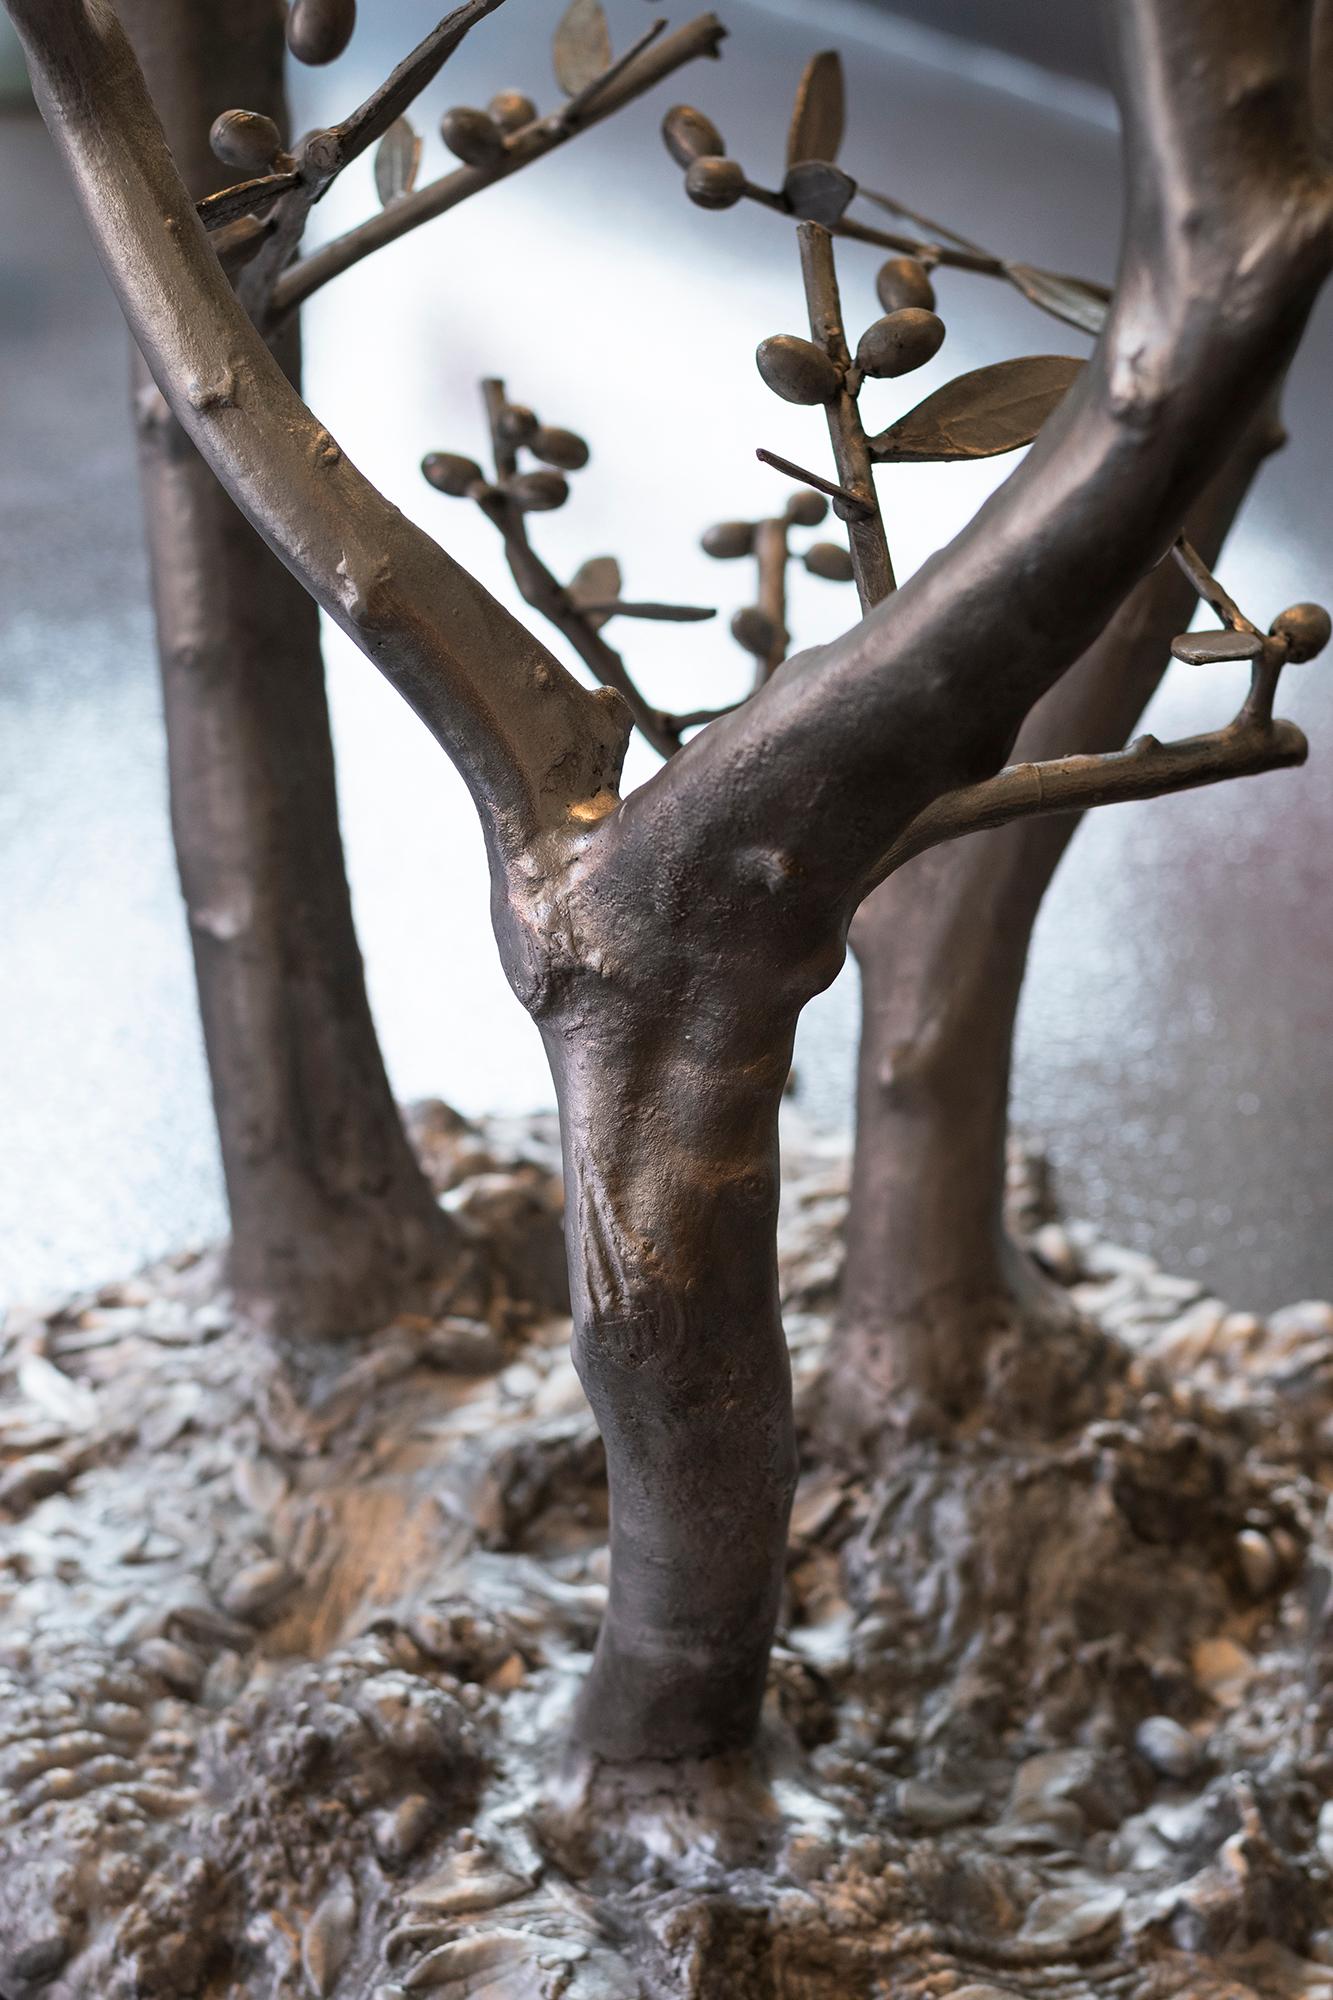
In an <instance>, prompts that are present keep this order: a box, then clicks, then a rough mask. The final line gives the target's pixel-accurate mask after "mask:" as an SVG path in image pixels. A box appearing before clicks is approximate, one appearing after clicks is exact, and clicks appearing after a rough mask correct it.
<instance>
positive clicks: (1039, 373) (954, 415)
mask: <svg viewBox="0 0 1333 2000" xmlns="http://www.w3.org/2000/svg"><path fill="white" fill-rule="evenodd" d="M1083 365H1084V364H1083V363H1082V362H1081V361H1078V360H1075V359H1074V358H1073V356H1071V355H1068V354H1037V355H1033V356H1031V357H1030V358H1029V359H1026V360H1021V361H997V362H996V363H995V364H994V365H993V366H992V367H989V368H975V369H973V370H972V372H971V373H970V374H968V375H960V376H959V377H958V379H957V380H956V381H954V382H946V383H945V385H944V387H943V388H942V389H937V390H936V391H935V394H934V395H933V396H927V398H926V400H925V402H924V403H918V404H917V406H916V408H915V409H914V410H909V411H908V413H907V415H906V416H905V417H900V418H899V420H898V422H897V423H896V424H891V425H890V427H889V429H888V430H886V431H882V432H881V433H880V435H879V436H878V437H877V438H872V440H871V444H870V449H871V454H872V456H873V457H874V458H875V459H876V460H877V461H878V462H879V463H880V464H881V465H925V464H940V463H943V462H946V461H950V460H956V459H969V458H995V457H997V456H998V455H999V453H1001V452H1005V451H1017V450H1018V449H1019V448H1020V446H1022V445H1025V444H1031V442H1032V440H1033V438H1034V437H1036V435H1037V432H1038V431H1039V430H1040V429H1041V427H1042V425H1043V424H1044V423H1045V422H1046V419H1047V418H1048V417H1049V416H1050V414H1051V412H1052V411H1053V410H1054V409H1056V408H1057V407H1058V405H1059V404H1060V403H1062V402H1063V401H1064V398H1065V397H1066V395H1067V394H1068V393H1069V390H1070V388H1071V387H1072V385H1073V383H1074V380H1075V378H1076V377H1077V376H1078V374H1079V372H1080V371H1081V369H1082V368H1083Z"/></svg>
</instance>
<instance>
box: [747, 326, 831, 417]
mask: <svg viewBox="0 0 1333 2000" xmlns="http://www.w3.org/2000/svg"><path fill="white" fill-rule="evenodd" d="M755 360H756V362H757V363H758V366H759V373H760V374H761V375H762V376H763V378H764V380H765V382H767V384H768V386H769V388H770V389H771V390H772V391H773V393H774V395H775V396H781V397H782V398H783V400H784V401H785V402H788V403H831V402H832V401H833V399H834V397H835V396H836V395H837V393H838V391H839V389H841V387H842V373H841V371H840V370H839V369H838V368H837V367H835V366H834V364H833V362H832V361H831V360H830V359H829V357H828V355H827V354H825V352H824V350H823V348H822V347H816V346H815V344H814V342H813V341H812V340H800V339H798V338H797V336H796V335H795V334H793V333H777V334H774V336H773V338H772V339H771V340H764V341H761V342H760V344H759V350H758V353H757V354H756V355H755Z"/></svg>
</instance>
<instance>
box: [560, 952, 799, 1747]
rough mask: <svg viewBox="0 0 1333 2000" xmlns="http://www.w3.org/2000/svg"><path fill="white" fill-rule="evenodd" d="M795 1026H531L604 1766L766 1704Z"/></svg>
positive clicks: (674, 1014)
mask: <svg viewBox="0 0 1333 2000" xmlns="http://www.w3.org/2000/svg"><path fill="white" fill-rule="evenodd" d="M773 983H774V985H780V984H781V983H782V982H781V978H780V976H775V979H774V982H773ZM648 1004H649V1008H650V1009H652V1002H651V999H650V1000H649V1003H648ZM719 1016H721V1018H719ZM728 1017H729V1018H728ZM794 1027H795V1016H794V1013H793V1014H792V1016H791V1020H790V1024H789V1028H788V1029H787V1030H786V1031H785V1039H784V1029H783V1027H782V1026H781V1024H780V1023H775V1021H774V1017H773V1016H772V1015H771V1014H767V1013H764V1012H762V1011H761V1010H754V1011H753V1012H752V1013H751V1014H750V1015H749V1017H748V1018H747V1017H746V1014H745V1011H744V1010H743V1009H737V1010H736V1011H735V1012H734V1013H732V1011H731V1010H728V1009H720V1010H718V1011H717V1012H714V1013H713V1015H712V1018H711V1019H710V1018H708V1011H707V1010H704V1011H703V1012H696V1010H695V1008H694V1007H693V1006H692V1005H691V1004H689V1003H688V1002H684V1001H683V1002H682V1003H681V1004H679V1005H675V1004H673V1002H672V1001H671V1000H670V999H669V998H667V997H666V996H665V995H662V996H660V1008H659V1009H652V1018H648V1017H647V1016H646V1017H645V1018H644V1019H642V1020H638V1021H636V1022H632V1023H630V1024H628V1025H627V1024H626V1023H625V1022H624V1021H623V1020H617V1019H616V1018H615V1017H614V1015H610V1014H609V1010H608V1009H607V1007H606V1005H605V1003H603V1005H602V1006H601V1007H600V1008H598V1009H596V1011H589V1012H585V1011H584V1009H583V1007H580V1009H579V1010H578V1014H577V1019H576V1021H575V1022H571V1019H570V1017H569V1016H568V1015H565V1014H562V1017H561V1021H560V1023H559V1025H557V1026H555V1027H552V1026H551V1025H550V1024H544V1032H545V1037H546V1043H547V1049H548V1053H549V1055H550V1059H551V1066H552V1071H553V1073H554V1075H555V1079H556V1084H557V1089H558V1092H559V1098H560V1110H561V1128H562V1135H563V1141H564V1156H565V1182H566V1189H565V1192H566V1216H567V1241H568V1247H569V1264H570V1278H571V1291H572V1293H573V1305H574V1322H575V1344H574V1358H575V1362H576V1364H577V1367H578V1371H579V1375H580V1378H581V1380H582V1382H583V1386H584V1389H585V1390H586V1392H587V1395H588V1400H589V1402H590V1403H591V1404H592V1407H593V1411H594V1413H595V1414H596V1417H597V1421H598V1424H599V1426H600V1428H601V1432H602V1436H603V1438H604V1440H605V1443H606V1453H607V1469H608V1474H609V1478H610V1485H611V1494H612V1508H611V1595H610V1602H609V1605H608V1609H607V1614H606V1617H605V1619H604V1621H603V1625H602V1631H601V1634H600V1637H599V1639H598V1644H597V1655H596V1659H595V1662H594V1665H593V1670H592V1673H591V1675H590V1677H589V1680H588V1683H587V1685H586V1687H585V1689H584V1693H583V1697H582V1699H581V1702H580V1704H579V1711H578V1718H577V1722H576V1726H575V1740H576V1743H577V1744H578V1745H579V1747H580V1748H581V1749H583V1750H584V1751H586V1752H589V1753H591V1754H592V1755H593V1756H594V1757H596V1758H598V1759H602V1760H605V1761H608V1762H613V1763H619V1762H628V1761H633V1760H639V1761H642V1760H644V1759H648V1760H652V1759H669V1760H680V1759H682V1758H695V1757H705V1756H711V1755H714V1754H717V1753H721V1752H725V1751H729V1750H733V1749H737V1748H739V1747H741V1746H743V1745H744V1744H747V1743H749V1742H750V1741H751V1740H752V1738H753V1735H754V1731H755V1727H756V1724H757V1721H758V1716H759V1708H760V1704H761V1702H762V1699H763V1693H764V1680H765V1672H766V1667H767V1661H768V1650H769V1646H770V1644H771V1642H772V1636H773V1627H774V1624H775V1622H776V1619H777V1614H778V1600H779V1597H780V1593H781V1587H782V1575H783V1553H784V1550H785V1548H786V1538H787V1523H788V1517H789V1514H790V1511H791V1500H792V1493H793V1491H794V1488H795V1483H796V1444H795V1431H794V1426H793V1421H792V1410H791V1369H790V1364H789V1361H788V1356H787V1344H786V1340H785V1337H784V1334H783V1330H782V1319H781V1313H780V1310H779V1304H778V1272H777V1255H776V1224H777V1208H778V1183H779V1168H778V1143H777V1129H778V1106H779V1104H780V1102H781V1097H782V1089H783V1084H784V1081H785V1079H786V1076H787V1071H788V1067H789V1065H790V1060H791V1038H792V1034H793V1033H794Z"/></svg>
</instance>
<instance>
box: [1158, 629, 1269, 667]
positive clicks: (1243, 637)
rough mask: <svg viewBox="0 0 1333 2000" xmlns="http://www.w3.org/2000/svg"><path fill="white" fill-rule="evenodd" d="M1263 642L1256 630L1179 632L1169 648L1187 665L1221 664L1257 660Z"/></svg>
mask: <svg viewBox="0 0 1333 2000" xmlns="http://www.w3.org/2000/svg"><path fill="white" fill-rule="evenodd" d="M1263 650H1264V642H1263V640H1262V639H1261V638H1260V636H1259V634H1258V633H1257V632H1182V633H1181V635H1180V637H1179V638H1178V639H1173V640H1172V641H1171V651H1172V654H1173V656H1174V657H1175V658H1176V659H1177V660H1183V661H1184V663H1185V665H1186V666H1187V667H1212V666H1220V665H1223V664H1224V663H1226V662H1230V661H1233V660H1257V659H1258V657H1259V655H1260V653H1262V652H1263Z"/></svg>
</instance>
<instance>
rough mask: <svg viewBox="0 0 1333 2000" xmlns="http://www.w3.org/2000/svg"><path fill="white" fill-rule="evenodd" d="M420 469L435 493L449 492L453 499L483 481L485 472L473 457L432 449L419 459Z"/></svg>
mask: <svg viewBox="0 0 1333 2000" xmlns="http://www.w3.org/2000/svg"><path fill="white" fill-rule="evenodd" d="M421 470H422V472H423V473H424V474H425V476H426V479H427V480H428V481H429V483H430V484H431V485H432V486H433V487H434V488H435V491H436V492H437V493H449V494H451V495H452V496H453V498H454V499H455V500H461V499H463V498H464V496H465V495H466V494H468V493H470V492H471V491H472V489H473V487H474V486H477V485H478V484H482V483H484V481H485V474H484V473H483V472H482V469H481V467H480V466H479V465H478V464H477V462H476V460H475V459H473V458H464V457H462V455H461V454H460V453H459V452H456V451H433V452H431V454H430V456H429V457H428V458H423V459H422V461H421Z"/></svg>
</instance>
